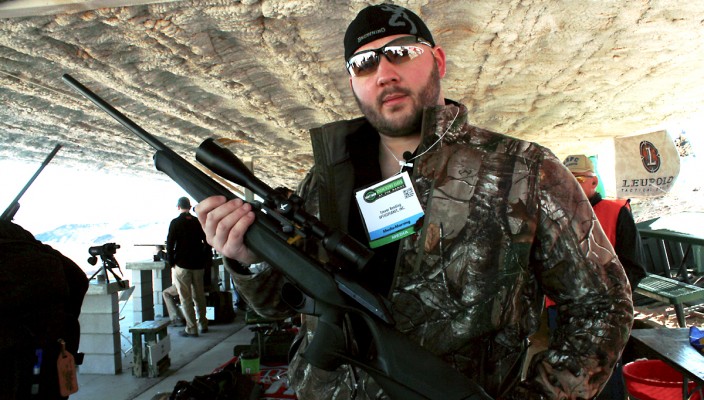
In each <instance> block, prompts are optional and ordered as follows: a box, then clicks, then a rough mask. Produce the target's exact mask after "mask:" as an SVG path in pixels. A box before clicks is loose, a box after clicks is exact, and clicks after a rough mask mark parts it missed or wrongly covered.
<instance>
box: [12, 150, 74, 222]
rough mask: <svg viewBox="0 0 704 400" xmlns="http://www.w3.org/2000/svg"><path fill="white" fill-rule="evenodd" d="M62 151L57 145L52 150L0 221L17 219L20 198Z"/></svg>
mask: <svg viewBox="0 0 704 400" xmlns="http://www.w3.org/2000/svg"><path fill="white" fill-rule="evenodd" d="M60 149H61V145H60V144H57V145H56V146H55V147H54V150H52V151H51V153H49V155H48V156H46V158H45V159H44V162H42V165H41V166H40V167H39V169H38V170H37V172H35V173H34V175H32V177H31V178H30V179H29V181H28V182H27V184H26V185H24V187H23V188H22V190H20V193H19V194H18V195H17V196H16V197H15V199H14V200H12V203H10V205H9V206H8V207H7V208H6V209H5V211H4V212H3V213H2V215H1V216H0V221H12V219H13V218H15V214H17V211H18V210H19V209H20V198H21V197H22V195H23V194H24V192H26V191H27V189H29V186H30V185H32V182H34V180H35V179H37V177H38V176H39V174H40V173H41V172H42V170H43V169H44V167H46V166H47V164H49V162H50V161H51V159H52V158H54V156H55V155H56V153H58V152H59V150H60Z"/></svg>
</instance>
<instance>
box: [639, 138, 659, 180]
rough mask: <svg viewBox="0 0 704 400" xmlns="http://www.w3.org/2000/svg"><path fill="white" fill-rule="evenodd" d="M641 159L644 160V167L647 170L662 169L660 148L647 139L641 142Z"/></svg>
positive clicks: (655, 170)
mask: <svg viewBox="0 0 704 400" xmlns="http://www.w3.org/2000/svg"><path fill="white" fill-rule="evenodd" d="M640 160H641V161H643V167H644V168H645V170H646V171H648V172H650V173H651V174H652V173H653V172H657V170H659V169H660V164H661V163H662V160H660V152H659V151H658V149H657V148H656V147H655V146H654V145H653V144H652V143H650V142H648V141H647V140H644V141H642V142H640Z"/></svg>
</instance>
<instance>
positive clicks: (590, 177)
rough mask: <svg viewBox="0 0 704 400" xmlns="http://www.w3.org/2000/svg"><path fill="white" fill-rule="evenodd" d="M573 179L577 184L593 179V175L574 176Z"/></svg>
mask: <svg viewBox="0 0 704 400" xmlns="http://www.w3.org/2000/svg"><path fill="white" fill-rule="evenodd" d="M574 177H575V179H577V182H579V183H584V182H586V181H587V179H592V178H594V175H575V176H574Z"/></svg>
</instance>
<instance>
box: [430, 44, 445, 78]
mask: <svg viewBox="0 0 704 400" xmlns="http://www.w3.org/2000/svg"><path fill="white" fill-rule="evenodd" d="M433 54H435V62H436V63H437V64H438V73H439V74H440V77H441V78H444V77H445V74H446V73H447V64H446V55H445V50H443V49H442V47H440V46H435V48H433Z"/></svg>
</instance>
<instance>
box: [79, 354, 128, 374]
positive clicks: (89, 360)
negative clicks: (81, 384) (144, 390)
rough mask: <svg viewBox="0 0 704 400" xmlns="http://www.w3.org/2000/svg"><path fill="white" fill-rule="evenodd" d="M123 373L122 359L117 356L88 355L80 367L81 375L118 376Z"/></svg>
mask: <svg viewBox="0 0 704 400" xmlns="http://www.w3.org/2000/svg"><path fill="white" fill-rule="evenodd" d="M121 372H122V357H121V356H120V353H119V352H118V353H116V354H86V355H85V357H84V358H83V364H81V365H80V366H79V367H78V373H80V374H102V375H116V374H118V373H121Z"/></svg>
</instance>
